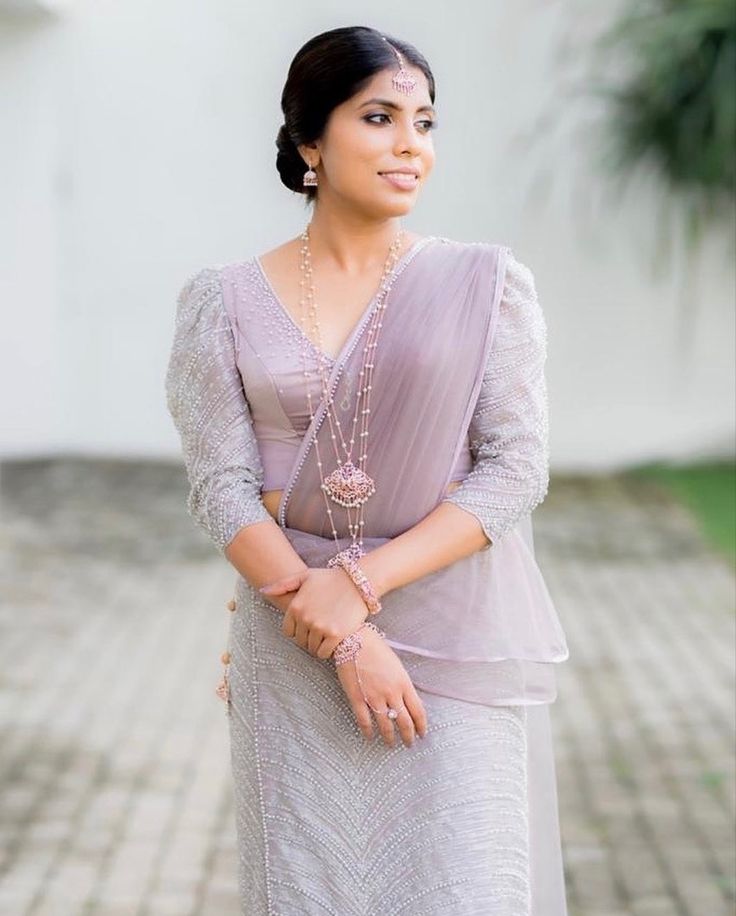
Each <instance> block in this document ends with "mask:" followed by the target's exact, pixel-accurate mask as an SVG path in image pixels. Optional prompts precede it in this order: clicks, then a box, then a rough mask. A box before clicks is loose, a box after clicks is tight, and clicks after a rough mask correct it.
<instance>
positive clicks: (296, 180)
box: [276, 124, 307, 194]
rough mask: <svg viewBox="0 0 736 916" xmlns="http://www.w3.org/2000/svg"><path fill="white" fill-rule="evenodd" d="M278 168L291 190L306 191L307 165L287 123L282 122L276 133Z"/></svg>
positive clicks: (282, 178) (284, 182)
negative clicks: (305, 174)
mask: <svg viewBox="0 0 736 916" xmlns="http://www.w3.org/2000/svg"><path fill="white" fill-rule="evenodd" d="M276 149H277V150H278V152H277V154H276V168H277V169H278V173H279V175H280V177H281V181H282V182H283V184H285V185H286V187H287V188H289V190H291V191H296V192H298V193H300V194H303V193H304V183H303V180H304V173H305V172H306V171H307V166H306V163H305V162H304V160H303V159H302V157H301V156H300V154H299V150H298V149H297V148H296V144H295V143H294V141H293V140H292V139H291V137H290V136H289V132H288V130H287V128H286V124H282V125H281V127H280V128H279V132H278V134H276Z"/></svg>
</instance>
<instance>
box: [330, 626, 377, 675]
mask: <svg viewBox="0 0 736 916" xmlns="http://www.w3.org/2000/svg"><path fill="white" fill-rule="evenodd" d="M364 627H365V629H368V630H373V631H374V632H375V633H378V635H379V636H383V637H385V636H386V634H385V633H384V632H383V630H379V629H378V627H377V626H376V625H375V623H371V622H370V620H366V621H365V622H364V623H362V624H361V625H360V626H359V627H358V629H357V630H356V631H355V632H354V633H348V635H347V636H346V637H344V639H341V640H340V642H339V643H338V644H337V645H336V646H335V649H334V651H333V653H332V658H333V660H334V662H335V665H344V664H345V662H350V661H352V660H353V659H354V658H355V656H356V655H357V654H358V652H359V651H360V648H361V646H362V645H363V640H362V639H361V638H360V631H361V630H362V629H363V628H364Z"/></svg>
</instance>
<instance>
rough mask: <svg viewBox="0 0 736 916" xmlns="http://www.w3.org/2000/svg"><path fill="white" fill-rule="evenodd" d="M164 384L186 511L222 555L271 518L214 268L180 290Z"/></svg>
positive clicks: (199, 275) (246, 404)
mask: <svg viewBox="0 0 736 916" xmlns="http://www.w3.org/2000/svg"><path fill="white" fill-rule="evenodd" d="M165 389H166V401H167V406H168V409H169V413H170V414H171V417H172V419H173V421H174V425H175V426H176V428H177V431H178V432H179V436H180V438H181V443H182V450H183V454H184V463H185V467H186V471H187V476H188V479H189V485H190V488H189V493H188V496H187V503H186V505H187V511H188V512H189V514H190V515H191V516H192V518H193V519H194V520H195V522H196V523H197V524H198V525H199V526H200V527H201V528H202V529H204V531H205V532H206V533H207V534H208V535H209V537H210V538H211V539H212V541H213V542H214V543H215V545H216V546H217V548H218V549H219V550H220V552H222V553H224V551H225V548H226V547H227V546H228V545H229V544H230V542H231V541H232V540H233V539H234V537H235V535H236V534H237V533H238V531H239V530H240V529H241V528H243V527H245V526H246V525H252V524H254V523H255V522H261V521H265V520H266V519H271V518H272V516H271V515H270V514H269V512H268V510H267V509H266V507H265V506H264V504H263V500H262V499H261V487H262V485H263V468H262V464H261V458H260V454H259V452H258V445H257V441H256V437H255V432H254V430H253V424H252V419H251V413H250V408H249V406H248V402H247V400H246V397H245V392H244V390H243V382H242V378H241V376H240V372H239V370H238V368H237V364H236V357H235V340H234V337H233V329H232V326H231V323H230V319H229V317H228V314H227V311H226V309H225V305H224V301H223V293H222V285H221V281H220V274H219V271H218V270H217V269H216V268H204V269H203V270H200V271H199V272H198V273H197V274H195V275H194V276H193V277H191V278H190V279H189V280H187V282H186V283H185V284H184V286H183V287H182V289H181V291H180V293H179V296H178V299H177V308H176V320H175V329H174V340H173V345H172V348H171V354H170V357H169V362H168V368H167V371H166V380H165Z"/></svg>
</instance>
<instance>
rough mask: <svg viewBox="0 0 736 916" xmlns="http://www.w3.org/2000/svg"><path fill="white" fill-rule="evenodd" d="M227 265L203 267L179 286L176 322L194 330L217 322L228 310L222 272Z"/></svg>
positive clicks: (181, 326) (192, 273)
mask: <svg viewBox="0 0 736 916" xmlns="http://www.w3.org/2000/svg"><path fill="white" fill-rule="evenodd" d="M224 268H225V265H222V264H216V265H210V266H206V267H200V268H199V269H198V270H195V271H193V272H191V273H190V274H189V275H188V276H187V277H186V278H185V280H184V281H183V283H181V285H180V286H179V290H178V293H177V295H176V324H177V326H178V327H179V329H180V330H184V329H187V330H189V331H192V330H194V328H195V327H197V326H199V327H201V326H203V325H204V324H209V323H213V322H214V323H217V321H218V318H220V317H221V315H222V314H223V313H224V304H223V295H222V272H223V270H224Z"/></svg>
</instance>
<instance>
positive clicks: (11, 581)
mask: <svg viewBox="0 0 736 916" xmlns="http://www.w3.org/2000/svg"><path fill="white" fill-rule="evenodd" d="M0 485H1V489H0V493H1V495H2V520H1V522H0V564H1V565H0V577H1V582H0V586H1V588H0V591H1V592H2V596H3V597H2V605H1V607H0V636H1V641H0V663H1V664H0V730H1V732H0V736H1V744H0V780H1V794H0V913H3V914H4V913H8V914H13V916H51V914H53V916H57V914H58V916H77V914H80V916H81V914H85V916H87V914H89V916H123V914H124V916H167V914H176V916H195V914H196V916H237V914H238V905H237V900H236V891H235V873H236V859H235V850H234V830H235V828H234V821H233V815H232V806H231V789H230V786H229V782H228V776H229V773H228V747H227V731H226V719H225V715H224V707H223V706H222V703H221V701H220V700H218V699H217V697H216V696H215V695H214V685H215V684H216V682H217V679H218V677H219V674H220V664H219V661H218V656H219V652H220V650H221V649H222V648H223V647H224V645H225V642H226V631H227V624H228V619H227V617H228V612H227V611H226V610H225V607H224V602H225V601H226V600H227V598H229V597H230V594H231V591H232V585H233V582H234V577H235V573H234V571H233V570H232V569H231V567H230V566H229V565H228V564H227V563H226V562H225V561H224V560H223V559H221V558H220V557H219V556H218V555H217V553H216V551H214V548H213V547H212V546H211V545H210V544H209V542H208V541H207V540H206V538H205V537H204V535H202V534H201V533H200V532H199V531H198V530H197V529H196V528H194V526H193V523H192V522H191V520H190V519H189V518H188V516H187V515H186V513H185V511H184V508H183V494H184V477H183V472H182V471H181V470H180V469H177V468H172V467H169V466H166V465H150V464H149V465H126V464H119V463H114V462H110V463H106V462H81V461H63V460H58V461H53V462H40V463H7V464H5V465H3V466H2V468H1V469H0ZM534 518H535V539H536V545H537V553H538V558H539V563H540V566H541V567H542V570H543V572H544V574H545V577H546V579H547V582H548V585H549V588H550V591H551V593H552V595H553V597H554V598H555V601H556V603H557V606H558V610H559V613H560V616H561V618H562V621H563V625H564V626H565V629H566V631H567V634H568V638H569V642H570V650H571V659H570V661H569V662H567V663H566V664H564V665H561V666H560V667H559V668H558V672H559V675H558V676H559V687H560V691H559V698H558V701H557V703H556V704H555V705H554V706H553V707H552V709H553V719H552V722H553V728H554V735H555V747H556V757H557V768H558V780H559V790H560V811H561V821H562V831H563V844H564V847H565V860H566V871H567V881H568V887H569V901H570V916H624V914H626V916H726V914H730V913H733V907H734V872H735V870H736V868H735V866H736V862H735V859H734V845H735V844H734V796H735V792H734V684H733V674H734V613H733V612H734V601H735V583H734V574H733V570H732V568H731V567H729V566H728V565H727V564H726V563H725V562H724V561H723V560H722V559H720V558H718V557H717V556H715V555H714V554H713V553H712V552H710V551H709V550H708V549H707V548H706V547H705V545H704V544H703V542H702V541H701V539H700V537H699V535H698V533H697V529H696V527H695V525H694V523H693V521H692V520H691V519H690V517H689V516H688V514H687V513H686V511H685V510H683V509H682V508H680V507H679V506H678V505H677V504H675V503H673V502H672V501H670V500H669V499H667V498H666V497H663V496H662V495H660V494H659V493H658V491H657V490H655V489H654V488H653V486H652V484H650V483H647V484H634V483H632V482H630V481H627V482H625V481H623V480H622V479H621V478H603V479H596V480H581V479H576V480H562V479H559V478H556V479H554V480H553V482H552V485H551V487H550V493H549V496H548V498H547V500H546V501H545V503H544V504H543V505H542V506H541V507H540V508H539V509H538V510H537V511H536V512H535V516H534ZM387 916H390V914H387Z"/></svg>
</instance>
